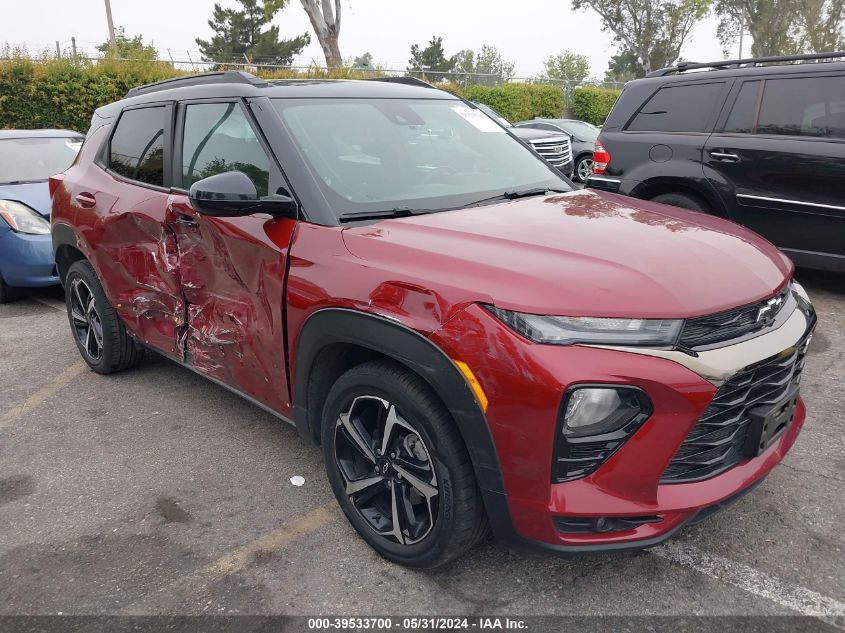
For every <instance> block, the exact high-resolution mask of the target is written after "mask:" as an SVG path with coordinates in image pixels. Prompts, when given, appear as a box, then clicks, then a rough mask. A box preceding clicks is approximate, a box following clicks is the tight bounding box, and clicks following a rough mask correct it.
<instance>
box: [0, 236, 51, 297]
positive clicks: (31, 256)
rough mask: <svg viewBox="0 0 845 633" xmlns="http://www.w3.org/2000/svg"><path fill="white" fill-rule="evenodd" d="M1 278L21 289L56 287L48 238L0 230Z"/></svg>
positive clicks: (49, 239) (49, 238)
mask: <svg viewBox="0 0 845 633" xmlns="http://www.w3.org/2000/svg"><path fill="white" fill-rule="evenodd" d="M0 222H2V220H0ZM0 276H2V277H3V280H4V281H5V282H6V283H7V284H8V285H10V286H16V287H20V288H35V287H43V286H52V285H55V284H58V283H59V277H58V275H57V273H56V266H55V260H54V257H53V242H52V238H51V237H50V235H26V234H24V233H15V232H14V231H11V230H9V229H8V228H6V229H3V228H1V227H0Z"/></svg>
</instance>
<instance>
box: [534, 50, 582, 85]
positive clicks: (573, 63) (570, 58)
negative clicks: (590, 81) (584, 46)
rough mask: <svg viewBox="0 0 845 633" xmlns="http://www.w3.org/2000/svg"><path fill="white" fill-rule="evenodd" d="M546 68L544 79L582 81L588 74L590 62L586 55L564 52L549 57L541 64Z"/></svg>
mask: <svg viewBox="0 0 845 633" xmlns="http://www.w3.org/2000/svg"><path fill="white" fill-rule="evenodd" d="M543 65H544V66H545V67H546V72H545V73H544V74H545V77H547V78H549V79H557V80H561V81H575V82H579V81H584V79H586V78H587V75H589V74H590V61H589V60H588V59H587V56H586V55H582V54H581V53H573V52H572V51H564V52H563V53H559V54H558V55H549V56H548V57H547V58H546V60H545V61H544V62H543Z"/></svg>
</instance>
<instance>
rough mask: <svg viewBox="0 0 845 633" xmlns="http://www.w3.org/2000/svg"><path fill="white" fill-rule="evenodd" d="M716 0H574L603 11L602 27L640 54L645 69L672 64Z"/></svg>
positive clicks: (625, 47)
mask: <svg viewBox="0 0 845 633" xmlns="http://www.w3.org/2000/svg"><path fill="white" fill-rule="evenodd" d="M711 1H712V0H573V2H572V6H573V8H575V9H585V8H589V9H592V10H593V11H595V12H596V13H598V14H599V17H601V20H602V25H603V26H602V30H604V31H609V32H611V33H613V35H614V36H615V38H616V41H617V42H619V43H620V44H621V47H622V49H623V50H627V51H630V52H631V53H632V54H633V55H635V56H636V58H637V61H638V62H639V64H640V66H641V67H642V69H643V72H646V73H648V72H651V71H652V70H656V69H658V68H663V67H665V66H670V65H672V64H673V63H674V62H675V61H676V60H677V59H678V57H679V56H680V54H681V46H682V45H683V43H684V41H685V40H686V38H687V36H688V35H689V33H690V31H691V30H692V28H693V27H694V26H695V25H696V23H698V22H699V21H701V20H702V19H703V18H704V16H705V15H707V12H708V11H709V9H710V4H711Z"/></svg>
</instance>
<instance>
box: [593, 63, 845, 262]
mask: <svg viewBox="0 0 845 633" xmlns="http://www.w3.org/2000/svg"><path fill="white" fill-rule="evenodd" d="M843 57H845V52H838V53H822V54H818V55H796V56H792V57H779V58H756V59H743V60H733V61H724V62H712V63H706V64H698V63H684V64H679V65H678V66H673V67H671V68H665V69H662V70H658V71H655V72H653V73H650V74H649V75H648V76H647V77H645V78H644V79H639V80H636V81H632V82H630V83H628V84H627V85H626V86H625V89H624V91H623V92H622V95H621V96H620V97H619V99H618V101H617V102H616V104H615V105H614V107H613V109H612V111H611V113H610V114H609V115H608V118H607V121H606V122H605V125H604V127H603V128H602V132H601V134H600V136H599V139H598V141H597V152H598V153H597V155H596V163H598V165H599V169H598V170H597V172H596V173H595V174H594V175H593V176H591V177H590V178H589V180H588V183H587V186H588V187H593V188H599V189H604V190H609V191H614V192H618V193H622V194H625V195H629V196H634V197H637V198H644V199H649V200H655V201H657V202H662V203H665V204H671V205H674V206H679V207H684V208H688V209H693V210H696V211H702V212H708V213H714V214H717V215H722V216H725V217H728V218H730V219H732V220H734V221H736V222H739V223H741V224H744V225H746V226H748V227H750V228H752V229H754V230H755V231H757V232H758V233H760V234H762V235H763V236H764V237H767V238H768V239H769V240H771V241H772V242H774V243H775V244H777V245H778V246H780V247H781V249H782V250H784V251H785V252H786V253H787V254H788V255H789V256H790V257H791V258H792V259H793V260H794V261H795V262H796V263H797V264H799V265H805V266H810V267H815V268H826V269H832V270H840V271H845V61H835V60H838V59H841V58H843ZM831 60H834V61H831ZM603 163H607V165H606V166H605V167H604V169H601V166H602V164H603Z"/></svg>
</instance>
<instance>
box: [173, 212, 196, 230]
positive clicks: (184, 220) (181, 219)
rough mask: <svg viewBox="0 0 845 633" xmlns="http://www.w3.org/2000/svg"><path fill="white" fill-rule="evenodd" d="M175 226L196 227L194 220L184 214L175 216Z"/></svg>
mask: <svg viewBox="0 0 845 633" xmlns="http://www.w3.org/2000/svg"><path fill="white" fill-rule="evenodd" d="M176 224H178V225H180V226H185V227H189V228H196V227H197V226H198V224H197V220H196V218H194V217H193V216H190V215H187V214H185V213H180V214H179V215H177V216H176Z"/></svg>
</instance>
